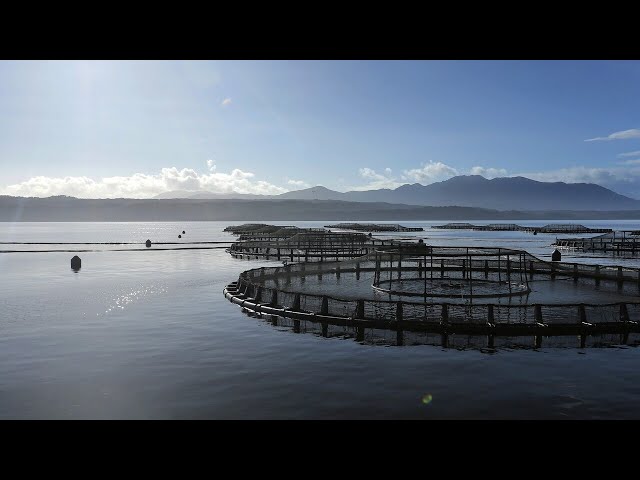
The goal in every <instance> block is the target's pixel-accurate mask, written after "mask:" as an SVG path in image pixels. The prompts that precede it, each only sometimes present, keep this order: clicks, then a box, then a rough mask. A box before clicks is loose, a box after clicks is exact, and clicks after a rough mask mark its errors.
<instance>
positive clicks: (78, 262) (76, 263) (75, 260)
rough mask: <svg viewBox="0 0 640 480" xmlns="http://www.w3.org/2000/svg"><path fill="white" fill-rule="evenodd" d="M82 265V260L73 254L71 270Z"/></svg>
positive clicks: (77, 268)
mask: <svg viewBox="0 0 640 480" xmlns="http://www.w3.org/2000/svg"><path fill="white" fill-rule="evenodd" d="M81 266H82V260H80V257H79V256H77V255H76V256H75V257H73V258H72V259H71V270H73V271H74V272H77V271H78V270H80V267H81Z"/></svg>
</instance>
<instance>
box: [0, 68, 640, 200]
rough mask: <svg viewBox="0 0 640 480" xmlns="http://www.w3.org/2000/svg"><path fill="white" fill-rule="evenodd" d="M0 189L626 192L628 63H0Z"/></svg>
mask: <svg viewBox="0 0 640 480" xmlns="http://www.w3.org/2000/svg"><path fill="white" fill-rule="evenodd" d="M0 166H1V169H0V194H6V195H19V196H39V197H46V196H51V195H71V196H76V197H81V198H115V197H130V198H151V197H153V196H155V195H157V194H159V193H163V192H167V191H175V190H193V191H196V190H198V191H200V190H201V191H211V192H216V193H231V192H237V193H257V194H278V193H283V192H286V191H290V190H298V189H301V188H306V187H309V186H315V185H323V186H325V187H327V188H330V189H333V190H338V191H348V190H366V189H374V188H396V187H398V186H400V185H402V184H405V183H421V184H423V185H427V184H430V183H433V182H437V181H442V180H446V179H447V178H450V177H452V176H455V175H469V174H478V175H483V176H485V177H486V178H494V177H504V176H516V175H522V176H525V177H528V178H532V179H534V180H541V181H565V182H572V183H573V182H592V183H597V184H600V185H603V186H605V187H607V188H611V189H612V190H614V191H616V192H618V193H622V194H625V195H628V196H631V197H633V198H639V199H640V62H639V61H0Z"/></svg>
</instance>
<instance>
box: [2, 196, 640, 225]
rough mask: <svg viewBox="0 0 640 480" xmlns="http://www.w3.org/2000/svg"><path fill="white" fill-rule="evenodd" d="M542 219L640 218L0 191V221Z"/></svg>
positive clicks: (637, 215) (632, 213)
mask: <svg viewBox="0 0 640 480" xmlns="http://www.w3.org/2000/svg"><path fill="white" fill-rule="evenodd" d="M256 219H260V220H264V221H266V220H278V221H283V220H296V221H304V220H354V219H357V220H383V221H384V220H388V221H400V220H404V221H409V220H415V221H417V220H457V219H464V220H516V219H528V220H537V219H540V220H547V219H581V220H584V219H592V220H617V219H620V220H622V219H640V210H622V211H593V210H584V211H578V210H548V211H518V210H490V209H484V208H473V207H457V206H450V207H429V206H416V205H403V204H392V203H373V202H346V201H338V200H239V199H220V200H208V199H207V200H196V199H145V200H138V199H121V198H119V199H79V198H74V197H65V196H58V197H48V198H35V197H30V198H24V197H11V196H0V221H2V222H127V221H139V222H142V221H145V222H153V221H204V220H220V221H222V220H234V221H238V220H240V221H241V220H256Z"/></svg>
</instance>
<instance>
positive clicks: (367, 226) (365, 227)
mask: <svg viewBox="0 0 640 480" xmlns="http://www.w3.org/2000/svg"><path fill="white" fill-rule="evenodd" d="M324 227H325V228H334V229H338V230H355V231H358V232H424V228H422V227H404V226H402V225H398V224H393V225H389V224H376V223H337V224H335V225H325V226H324Z"/></svg>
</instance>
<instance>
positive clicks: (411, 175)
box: [402, 161, 459, 185]
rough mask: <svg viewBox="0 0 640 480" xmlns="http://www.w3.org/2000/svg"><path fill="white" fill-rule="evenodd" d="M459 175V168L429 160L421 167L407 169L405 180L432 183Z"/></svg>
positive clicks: (403, 177)
mask: <svg viewBox="0 0 640 480" xmlns="http://www.w3.org/2000/svg"><path fill="white" fill-rule="evenodd" d="M456 175H459V173H458V170H456V169H455V168H453V167H450V166H449V165H447V164H445V163H442V162H432V161H429V163H427V164H422V166H421V167H420V168H413V169H411V170H405V171H404V175H403V176H402V179H403V180H412V181H414V182H418V183H422V184H427V185H428V184H430V183H433V182H438V181H441V180H446V179H448V178H451V177H455V176H456Z"/></svg>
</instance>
